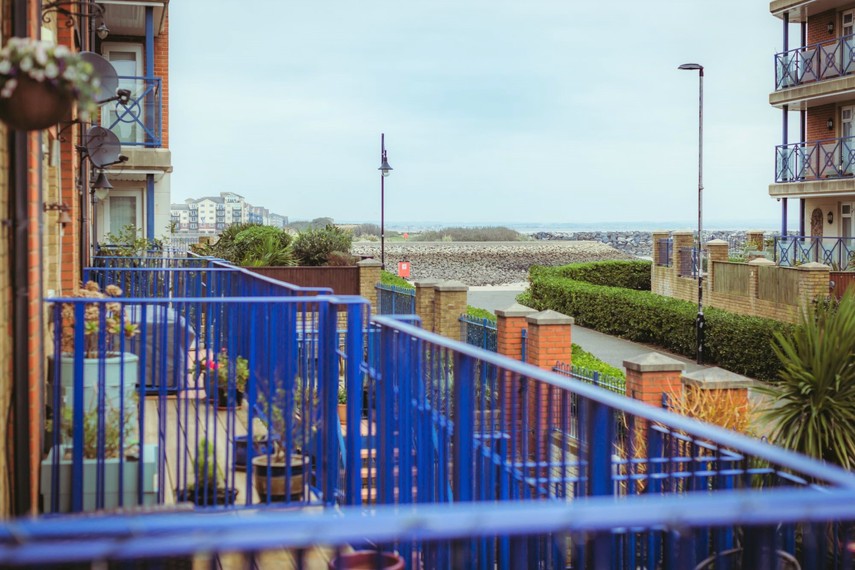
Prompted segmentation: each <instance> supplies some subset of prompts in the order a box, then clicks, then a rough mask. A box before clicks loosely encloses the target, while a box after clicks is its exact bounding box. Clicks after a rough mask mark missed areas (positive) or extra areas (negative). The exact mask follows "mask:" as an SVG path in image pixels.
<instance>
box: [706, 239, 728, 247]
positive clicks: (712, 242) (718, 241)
mask: <svg viewBox="0 0 855 570" xmlns="http://www.w3.org/2000/svg"><path fill="white" fill-rule="evenodd" d="M707 245H712V246H716V245H717V246H722V245H727V242H726V241H724V240H723V239H711V240H710V241H708V242H707Z"/></svg>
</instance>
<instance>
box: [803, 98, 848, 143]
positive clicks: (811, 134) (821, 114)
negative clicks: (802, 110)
mask: <svg viewBox="0 0 855 570" xmlns="http://www.w3.org/2000/svg"><path fill="white" fill-rule="evenodd" d="M836 110H837V109H836V107H835V105H834V103H831V104H829V105H822V106H821V107H813V108H811V109H808V112H807V132H806V137H807V140H806V141H805V142H813V141H821V140H824V139H833V138H835V137H836V136H837V135H836V134H835V133H836V132H837V128H838V127H839V125H838V123H839V122H840V118H839V117H838V116H837V113H836ZM828 119H831V120H832V121H834V129H832V130H830V131H829V130H828Z"/></svg>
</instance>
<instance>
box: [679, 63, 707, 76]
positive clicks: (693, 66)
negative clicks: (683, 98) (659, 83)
mask: <svg viewBox="0 0 855 570" xmlns="http://www.w3.org/2000/svg"><path fill="white" fill-rule="evenodd" d="M677 69H682V70H683V71H698V72H700V74H701V77H703V76H704V66H703V65H701V64H700V63H684V64H683V65H681V66H680V67H678V68H677Z"/></svg>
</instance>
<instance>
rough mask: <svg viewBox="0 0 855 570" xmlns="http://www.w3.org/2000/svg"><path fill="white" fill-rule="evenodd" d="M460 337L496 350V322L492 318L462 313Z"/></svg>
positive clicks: (481, 346) (473, 343)
mask: <svg viewBox="0 0 855 570" xmlns="http://www.w3.org/2000/svg"><path fill="white" fill-rule="evenodd" d="M460 327H461V329H462V330H461V334H460V338H461V339H462V340H463V342H465V343H467V344H471V345H472V346H478V347H480V348H483V349H484V350H489V351H490V352H496V350H497V347H496V337H497V333H496V322H495V321H491V320H490V319H485V318H480V319H479V318H477V317H470V316H469V315H467V314H463V315H460Z"/></svg>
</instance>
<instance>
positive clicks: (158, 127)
mask: <svg viewBox="0 0 855 570" xmlns="http://www.w3.org/2000/svg"><path fill="white" fill-rule="evenodd" d="M119 87H120V88H122V89H128V90H130V92H131V97H130V100H129V102H128V104H127V105H123V104H122V103H121V102H119V101H116V102H115V103H108V104H107V105H105V106H104V107H103V108H102V110H101V117H102V118H101V123H102V125H103V126H104V127H105V128H108V129H110V130H111V131H113V132H114V133H115V134H116V136H118V137H119V140H120V141H121V143H122V145H124V146H139V147H144V148H160V147H161V146H162V145H163V137H162V135H163V98H162V92H161V79H160V77H129V76H121V77H119Z"/></svg>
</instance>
